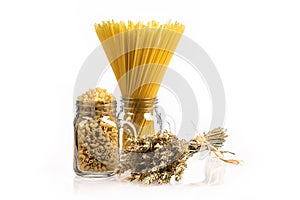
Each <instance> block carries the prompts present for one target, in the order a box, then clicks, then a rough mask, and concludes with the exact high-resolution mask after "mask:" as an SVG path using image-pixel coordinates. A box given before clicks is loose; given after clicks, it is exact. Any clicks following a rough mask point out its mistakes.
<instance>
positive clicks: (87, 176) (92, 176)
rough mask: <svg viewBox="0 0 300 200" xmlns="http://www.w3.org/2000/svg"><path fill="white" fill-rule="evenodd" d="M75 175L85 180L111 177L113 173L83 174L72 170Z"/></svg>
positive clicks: (83, 172)
mask: <svg viewBox="0 0 300 200" xmlns="http://www.w3.org/2000/svg"><path fill="white" fill-rule="evenodd" d="M74 172H75V174H76V175H78V176H81V177H85V178H107V177H110V176H112V175H113V172H112V171H111V172H85V171H80V170H76V169H75V170H74Z"/></svg>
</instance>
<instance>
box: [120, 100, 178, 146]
mask: <svg viewBox="0 0 300 200" xmlns="http://www.w3.org/2000/svg"><path fill="white" fill-rule="evenodd" d="M117 118H118V120H119V121H120V122H123V124H122V123H121V124H120V127H121V128H120V130H119V135H120V148H121V149H126V147H127V146H128V145H129V143H130V141H132V140H133V139H138V138H141V137H147V135H153V134H154V133H157V132H158V131H161V130H166V129H168V130H170V129H172V128H171V127H170V124H171V123H170V122H169V121H170V120H168V119H167V118H166V116H165V115H164V113H163V110H161V109H160V107H159V106H158V100H157V99H156V98H145V99H134V98H125V97H122V99H121V106H120V110H119V112H118V115H117ZM174 128H175V127H174ZM170 131H171V130H170Z"/></svg>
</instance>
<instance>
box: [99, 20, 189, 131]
mask: <svg viewBox="0 0 300 200" xmlns="http://www.w3.org/2000/svg"><path fill="white" fill-rule="evenodd" d="M95 29H96V33H97V35H98V38H99V40H100V41H101V44H102V46H103V49H104V51H105V53H106V55H107V58H108V60H109V62H110V65H111V67H112V69H113V72H114V74H115V77H116V79H117V81H118V85H119V88H120V90H121V93H122V97H123V98H127V99H153V98H156V95H157V93H158V90H159V87H160V84H161V82H162V79H163V77H164V74H165V72H166V69H167V67H168V65H169V63H170V60H171V58H172V56H173V54H174V51H175V49H176V47H177V45H178V42H179V40H180V38H181V36H182V33H183V31H184V25H182V24H180V23H178V22H170V21H169V22H167V23H165V24H159V23H158V22H156V21H151V22H148V23H146V24H144V23H142V22H137V23H134V22H132V21H128V23H127V24H126V23H124V22H123V21H121V22H114V21H113V20H112V21H105V22H102V23H101V24H95ZM137 106H140V105H137V104H136V105H135V106H133V107H137ZM133 113H135V116H134V120H133V121H134V123H135V125H136V126H139V127H140V128H139V129H140V130H137V131H138V132H140V133H141V129H143V127H144V128H145V127H146V125H147V122H146V121H145V119H144V117H143V115H144V113H143V112H138V111H137V109H135V108H133ZM150 129H152V128H151V127H150ZM150 129H149V130H147V131H145V130H144V132H149V131H150Z"/></svg>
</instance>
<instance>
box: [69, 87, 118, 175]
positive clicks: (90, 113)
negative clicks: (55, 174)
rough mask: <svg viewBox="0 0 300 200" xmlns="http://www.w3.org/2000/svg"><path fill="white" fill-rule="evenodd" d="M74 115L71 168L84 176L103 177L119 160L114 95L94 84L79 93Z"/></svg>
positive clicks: (110, 171) (111, 170) (110, 172)
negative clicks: (92, 87) (82, 92)
mask: <svg viewBox="0 0 300 200" xmlns="http://www.w3.org/2000/svg"><path fill="white" fill-rule="evenodd" d="M76 108H77V109H76V116H75V119H74V141H75V144H74V171H75V173H76V174H77V175H80V176H86V177H107V176H110V175H111V174H112V172H113V171H114V170H115V169H116V167H117V165H118V161H119V156H118V151H119V148H118V147H119V138H118V137H119V136H118V127H117V121H116V118H115V115H116V101H115V98H114V97H113V96H112V95H111V94H108V93H107V92H106V90H105V89H101V88H96V89H94V90H92V89H91V90H89V91H87V92H86V93H84V94H83V95H81V96H79V97H78V99H77V102H76Z"/></svg>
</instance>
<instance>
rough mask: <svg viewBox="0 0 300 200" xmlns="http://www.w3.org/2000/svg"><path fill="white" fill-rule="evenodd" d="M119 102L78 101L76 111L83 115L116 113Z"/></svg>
mask: <svg viewBox="0 0 300 200" xmlns="http://www.w3.org/2000/svg"><path fill="white" fill-rule="evenodd" d="M116 105H117V102H116V101H113V102H109V103H102V102H94V101H92V102H81V101H76V108H77V109H76V112H77V113H78V114H81V115H91V114H92V115H105V114H115V112H116Z"/></svg>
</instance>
